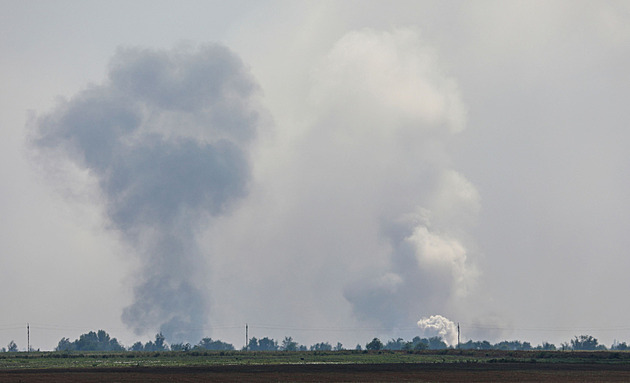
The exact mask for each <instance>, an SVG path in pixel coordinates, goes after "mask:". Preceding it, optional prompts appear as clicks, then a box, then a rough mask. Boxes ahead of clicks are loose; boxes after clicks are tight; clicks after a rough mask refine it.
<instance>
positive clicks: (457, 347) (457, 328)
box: [457, 322, 459, 348]
mask: <svg viewBox="0 0 630 383" xmlns="http://www.w3.org/2000/svg"><path fill="white" fill-rule="evenodd" d="M457 348H459V322H457Z"/></svg>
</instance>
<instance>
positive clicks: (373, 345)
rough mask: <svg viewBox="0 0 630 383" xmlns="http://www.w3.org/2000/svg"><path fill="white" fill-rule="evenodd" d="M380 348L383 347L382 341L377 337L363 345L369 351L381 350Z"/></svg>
mask: <svg viewBox="0 0 630 383" xmlns="http://www.w3.org/2000/svg"><path fill="white" fill-rule="evenodd" d="M382 348H383V342H381V340H380V339H378V338H374V339H372V341H371V342H370V343H368V344H366V345H365V349H366V350H370V351H378V350H381V349H382Z"/></svg>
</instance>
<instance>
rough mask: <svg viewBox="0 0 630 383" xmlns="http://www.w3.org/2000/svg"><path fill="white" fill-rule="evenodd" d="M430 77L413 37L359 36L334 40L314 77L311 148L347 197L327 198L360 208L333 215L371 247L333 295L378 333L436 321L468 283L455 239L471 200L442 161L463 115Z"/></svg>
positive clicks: (469, 269)
mask: <svg viewBox="0 0 630 383" xmlns="http://www.w3.org/2000/svg"><path fill="white" fill-rule="evenodd" d="M441 68H442V66H441V65H440V63H439V60H438V58H437V54H436V52H435V51H434V50H433V49H431V47H430V46H428V45H427V44H426V43H425V42H424V41H423V40H422V39H421V37H420V34H419V33H418V32H417V31H416V30H412V29H401V30H395V31H392V32H375V31H371V30H364V31H359V32H352V33H350V34H348V35H346V36H344V37H343V38H342V39H340V40H339V41H338V42H337V43H336V45H335V46H334V47H333V49H332V50H331V52H330V53H329V55H328V56H327V57H326V59H325V60H324V62H323V63H322V64H321V65H320V67H319V70H318V71H317V72H316V76H317V80H318V84H317V85H316V86H315V90H314V92H313V93H314V95H313V99H314V102H315V105H316V107H317V108H318V110H319V111H320V117H319V118H320V120H319V121H318V123H317V131H316V132H314V133H312V137H311V138H312V139H313V141H315V140H321V141H318V142H322V143H323V142H325V143H326V145H327V147H328V149H329V150H327V151H326V154H325V156H326V157H327V158H326V159H325V161H330V157H332V158H334V160H333V162H334V161H335V160H336V161H337V162H336V163H335V167H336V168H335V169H334V170H331V172H330V173H329V175H330V177H331V178H332V177H335V178H334V179H336V180H343V182H344V183H345V185H344V187H343V188H339V189H340V190H342V193H344V192H347V191H350V193H348V194H339V195H338V196H336V197H335V198H345V199H347V200H348V202H347V203H348V206H352V205H353V204H354V202H350V201H349V200H350V199H356V198H358V199H360V200H361V202H362V203H363V205H362V207H363V209H364V210H363V211H361V212H357V211H354V210H348V211H346V210H344V211H343V213H339V214H354V215H355V218H357V219H356V221H355V222H361V221H364V222H373V223H374V228H375V231H374V233H373V234H372V235H374V236H375V237H377V238H379V240H380V248H379V247H375V248H373V249H372V250H371V251H370V253H371V254H362V255H361V256H362V257H364V261H365V263H366V265H365V268H364V269H363V270H362V273H361V274H360V275H354V276H353V280H352V281H351V283H350V284H347V285H346V286H345V288H344V296H345V297H346V299H347V300H348V301H349V302H350V303H351V304H352V306H353V311H354V313H355V315H356V316H357V317H359V318H362V319H364V320H367V321H372V322H376V323H377V324H379V325H382V326H385V327H389V328H395V327H401V326H405V325H406V324H407V325H408V324H410V323H414V322H415V321H416V319H415V318H417V315H419V314H420V315H422V314H431V313H433V312H436V311H439V312H445V310H446V312H448V310H449V308H450V305H451V304H452V303H453V302H455V301H457V300H458V299H460V298H462V297H464V296H466V294H467V293H468V292H469V290H470V288H471V287H472V286H473V285H474V282H475V279H476V274H477V272H476V269H475V267H474V264H473V263H472V262H471V261H470V259H469V251H468V250H467V245H466V244H467V241H468V240H469V239H468V236H467V234H466V233H467V229H468V228H469V227H470V225H471V224H473V223H474V221H475V216H476V214H477V211H478V209H479V195H478V193H477V191H476V189H475V187H474V186H473V185H472V184H471V183H470V182H468V180H466V178H465V177H464V176H463V175H462V174H460V173H458V172H457V171H455V170H453V169H451V168H450V166H449V155H448V150H449V146H450V145H451V142H452V138H453V136H454V135H455V134H456V133H458V132H460V131H461V130H462V129H464V125H465V120H466V108H465V107H464V104H463V102H462V100H461V98H460V94H459V90H458V88H457V84H456V82H455V81H454V80H453V79H451V78H449V77H448V76H447V75H446V74H445V73H444V71H443V70H442V69H441ZM340 172H344V173H342V174H339V173H340ZM359 196H360V197H359ZM340 229H341V230H344V229H343V228H340ZM346 230H347V229H346Z"/></svg>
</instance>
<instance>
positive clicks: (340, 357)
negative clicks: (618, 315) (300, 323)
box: [0, 350, 630, 370]
mask: <svg viewBox="0 0 630 383" xmlns="http://www.w3.org/2000/svg"><path fill="white" fill-rule="evenodd" d="M400 363H421V364H436V363H441V364H449V363H458V364H462V363H465V364H471V363H477V364H495V363H521V364H523V363H544V364H549V363H563V364H580V363H582V364H627V365H630V352H617V351H594V352H585V351H582V352H580V351H571V352H569V351H497V350H490V351H478V350H475V351H472V350H441V351H414V352H407V351H387V350H384V351H371V352H366V351H323V352H321V351H319V352H318V351H309V352H243V351H221V352H218V351H216V352H215V351H207V352H203V351H188V352H175V351H168V352H31V353H25V352H19V353H2V354H0V370H7V369H11V370H14V369H50V368H63V369H69V368H96V367H98V368H115V367H203V366H221V365H230V366H231V365H236V366H238V365H286V364H400Z"/></svg>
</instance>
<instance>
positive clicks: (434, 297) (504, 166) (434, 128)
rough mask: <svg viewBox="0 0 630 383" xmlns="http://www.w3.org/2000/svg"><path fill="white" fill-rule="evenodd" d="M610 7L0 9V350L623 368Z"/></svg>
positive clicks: (621, 136)
mask: <svg viewBox="0 0 630 383" xmlns="http://www.w3.org/2000/svg"><path fill="white" fill-rule="evenodd" d="M629 43H630V3H628V2H624V1H600V2H587V1H475V2H470V1H344V2H334V1H302V2H296V1H231V2H221V1H178V2H174V1H134V2H123V1H108V2H98V1H56V2H49V1H29V2H22V1H6V0H4V1H0V50H1V52H2V54H0V83H1V84H2V85H3V86H2V89H1V90H0V132H1V134H2V139H1V140H0V153H1V155H2V161H0V188H1V190H2V193H0V216H1V217H2V218H1V219H0V283H1V284H2V291H3V293H2V294H0V307H2V318H1V319H0V346H2V345H6V344H8V343H9V342H10V341H11V340H15V342H16V343H17V344H18V346H19V347H20V348H21V349H25V347H26V342H27V340H26V324H27V323H29V325H30V342H31V346H33V347H35V348H41V349H42V350H51V349H54V347H55V346H56V345H57V342H58V341H59V340H60V339H61V338H62V337H67V338H70V339H71V340H73V339H76V338H78V336H79V335H80V334H82V333H85V332H87V331H90V330H98V329H105V330H106V331H107V332H108V333H109V334H110V335H111V336H112V337H116V338H118V339H119V341H121V342H122V343H123V344H124V345H126V346H130V345H131V344H133V343H134V342H135V341H137V340H141V341H148V340H150V339H152V338H153V337H154V335H155V334H156V333H157V332H159V331H162V332H164V334H165V335H166V337H167V342H171V343H174V342H191V343H197V342H198V341H199V339H201V337H212V338H213V339H221V340H223V341H227V342H230V343H232V344H234V345H235V346H236V347H237V348H240V347H241V346H242V345H243V344H244V341H245V325H246V324H248V326H249V335H250V337H251V336H254V337H258V338H262V337H265V336H268V337H272V338H275V339H276V340H278V341H281V340H282V339H283V338H284V337H285V336H291V337H293V339H294V340H295V341H297V342H298V343H300V344H305V345H311V344H314V343H316V342H329V343H331V344H333V345H334V344H336V343H337V342H341V343H342V344H343V345H344V346H345V347H349V348H354V346H355V345H356V344H362V345H365V343H367V342H369V341H370V340H371V339H372V338H374V337H379V338H380V339H381V340H387V339H391V338H397V337H402V338H404V339H411V338H413V337H414V336H416V335H419V336H432V335H436V334H439V335H441V336H444V338H445V339H446V340H447V341H448V342H449V343H451V344H452V343H453V342H454V341H455V340H454V339H456V338H454V336H453V331H455V327H454V326H453V324H454V323H459V324H460V328H461V335H462V340H469V339H473V340H483V339H485V340H489V341H491V342H498V341H501V340H514V339H519V340H522V341H529V342H531V343H532V344H534V345H536V344H541V343H542V342H544V341H547V342H551V343H555V344H556V345H559V344H560V343H562V342H568V341H569V340H570V339H572V338H573V337H574V336H576V335H581V334H589V335H593V336H595V337H596V338H598V339H599V341H600V343H604V344H606V345H608V346H609V345H610V344H612V343H613V341H626V342H630V307H629V306H628V305H627V304H626V303H627V302H626V299H627V298H626V296H627V294H626V292H627V290H628V288H629V287H630V282H629V280H628V273H627V270H628V269H629V267H630V258H629V257H627V249H628V248H630V236H628V235H627V230H628V228H630V218H629V217H630V214H628V213H630V197H629V196H630V192H629V191H630V178H628V177H627V175H628V174H629V173H630V157H628V155H627V154H626V145H625V143H626V142H628V141H629V140H630V130H628V126H629V124H630V109H628V107H627V105H629V104H630V94H629V92H628V89H630V72H629V71H628V69H627V68H629V67H630V50H628V49H627V47H628V46H629Z"/></svg>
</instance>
